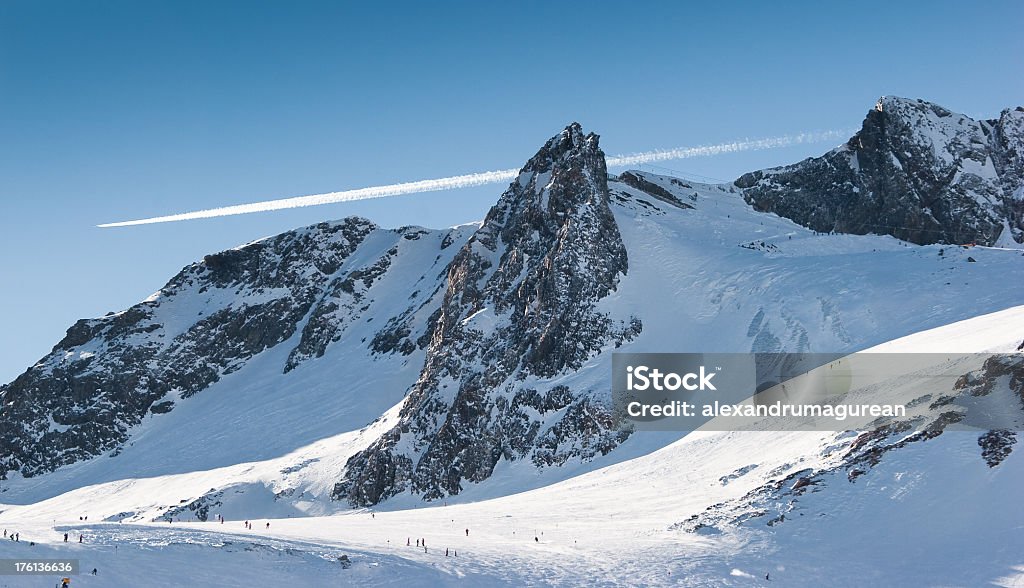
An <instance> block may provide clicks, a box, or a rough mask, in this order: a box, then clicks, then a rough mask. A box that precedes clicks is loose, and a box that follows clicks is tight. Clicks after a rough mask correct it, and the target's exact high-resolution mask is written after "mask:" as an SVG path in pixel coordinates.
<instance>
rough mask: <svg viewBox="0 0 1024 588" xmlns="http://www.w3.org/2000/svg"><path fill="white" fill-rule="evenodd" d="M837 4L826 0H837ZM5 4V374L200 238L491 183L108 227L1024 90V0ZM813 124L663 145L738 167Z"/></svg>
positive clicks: (414, 210)
mask: <svg viewBox="0 0 1024 588" xmlns="http://www.w3.org/2000/svg"><path fill="white" fill-rule="evenodd" d="M831 4H834V5H831ZM890 4H896V3H889V2H857V3H820V2H807V3H800V2H787V3H763V5H761V6H755V5H752V4H751V5H748V4H746V3H732V2H718V3H701V4H700V5H699V6H697V7H694V6H689V5H687V3H681V2H664V3H654V2H629V3H625V2H623V3H611V2H525V3H512V2H508V3H490V2H453V3H446V2H434V3H426V2H409V3H394V2H391V3H359V4H342V3H340V2H283V1H282V2H256V1H246V2H227V1H219V2H188V1H174V2H169V1H157V0H151V1H146V2H138V1H134V0H132V1H102V0H99V1H93V2H80V1H66V2H52V1H45V0H42V1H40V0H32V1H19V0H6V1H5V2H3V3H0V105H2V109H0V202H2V205H3V214H2V215H0V251H2V252H3V253H2V256H0V269H2V272H3V273H2V276H3V288H2V289H0V308H2V310H3V312H2V313H0V317H2V318H0V381H8V380H10V379H12V378H13V377H15V376H16V375H17V374H18V373H20V372H21V371H23V370H24V369H25V368H26V367H27V366H28V365H31V364H32V363H33V362H34V361H35V360H37V359H38V358H40V357H41V356H43V355H44V354H45V353H46V352H47V351H48V350H49V349H50V347H51V346H52V345H53V344H54V343H56V342H57V341H58V340H59V339H60V338H61V337H62V336H63V333H64V330H65V329H66V328H67V327H68V326H70V325H71V324H72V323H73V322H74V321H75V320H76V319H78V318H80V317H89V316H98V315H102V314H103V313H105V312H107V311H110V310H120V309H123V308H125V307H127V306H129V305H131V304H133V303H135V302H137V301H139V300H141V299H143V298H145V297H146V296H148V295H149V294H150V293H152V292H153V291H155V290H157V289H158V288H160V286H162V285H163V284H164V283H165V282H166V280H167V279H168V278H170V277H171V276H172V275H173V274H174V273H175V272H177V271H178V270H179V269H180V268H181V267H182V266H184V265H186V264H187V263H189V262H191V261H193V260H195V259H198V258H200V257H202V255H204V254H205V253H209V252H212V251H217V250H221V249H224V248H227V247H231V246H234V245H237V244H239V243H243V242H246V241H250V240H252V239H254V238H258V237H261V236H265V235H269V234H273V233H277V232H280V231H284V230H287V229H290V228H293V227H296V226H300V225H304V224H309V223H313V222H317V221H320V220H324V219H333V218H341V217H344V216H348V215H352V214H358V215H363V216H366V217H368V218H370V219H372V220H374V221H376V222H377V223H379V224H381V225H384V226H398V225H405V224H420V225H425V226H448V225H452V224H456V223H461V222H468V221H471V220H476V219H479V218H482V217H483V215H484V213H485V212H486V210H487V208H488V207H489V206H490V205H491V204H492V203H493V201H494V200H495V199H496V198H497V196H498V194H499V193H500V192H501V190H502V188H501V187H500V186H485V187H480V188H473V189H466V190H461V191H453V192H444V193H435V194H424V195H415V196H403V197H397V198H391V199H385V200H377V201H368V202H360V203H349V204H338V205H332V206H325V207H318V208H309V209H302V210H292V211H284V212H277V213H268V214H263V215H250V216H242V217H231V218H220V219H210V220H205V221H194V222H189V223H173V224H167V225H153V226H143V227H132V228H123V229H97V228H95V227H94V225H96V224H97V223H101V222H107V221H115V220H124V219H127V218H139V217H145V216H156V215H160V214H168V213H174V212H181V211H185V210H194V209H201V208H209V207H214V206H222V205H228V204H237V203H242V202H246V201H251V200H260V199H269V198H279V197H284V196H293V195H302V194H309V193H316V192H326V191H332V190H340V189H347V188H358V187H363V186H369V185H379V184H384V183H391V182H398V181H408V180H416V179H423V178H430V177H437V176H447V175H454V174H461V173H469V172H475V171H483V170H490V169H499V168H507V167H517V166H519V165H521V164H522V163H523V162H524V161H525V160H526V159H527V158H528V157H529V156H530V155H532V154H533V153H534V151H536V149H537V147H538V146H539V145H540V144H541V143H543V141H544V140H545V139H546V138H548V137H549V136H551V135H553V134H554V133H555V132H557V131H558V130H560V129H561V128H562V127H564V126H565V124H567V123H568V122H570V121H573V120H578V121H580V122H581V123H583V125H584V127H585V128H587V129H588V130H594V131H595V132H598V133H599V134H601V135H602V144H603V146H604V148H605V151H606V152H607V153H609V154H616V153H624V152H634V151H641V150H647V149H654V148H668V147H676V146H689V145H698V144H707V143H715V142H720V141H727V140H732V139H738V138H744V137H751V138H754V137H766V136H774V135H779V134H786V133H792V132H798V131H803V130H824V129H835V128H854V127H856V126H858V125H859V123H860V121H861V119H862V118H863V115H864V113H865V112H866V111H867V110H868V109H869V108H871V106H872V105H873V104H874V102H875V100H876V99H877V98H878V96H880V95H883V94H896V95H902V96H910V97H922V98H926V99H930V100H933V101H936V102H938V103H940V104H943V105H944V106H947V107H948V108H951V109H953V110H956V111H959V112H964V113H966V114H969V115H972V116H978V117H991V116H995V115H996V114H997V113H998V112H999V110H1001V109H1002V108H1005V107H1008V106H1016V105H1019V104H1022V103H1024V76H1022V75H1021V74H1022V73H1024V68H1022V67H1021V65H1022V64H1021V55H1024V41H1022V36H1021V35H1020V30H1019V29H1020V25H1021V23H1022V22H1024V19H1022V16H1024V8H1022V7H1021V5H1020V3H1019V2H981V3H975V4H968V3H964V2H955V3H953V2H921V3H919V4H917V5H915V4H914V3H898V5H890ZM828 147H830V145H827V144H817V145H809V146H801V147H791V148H785V149H778V150H773V151H762V152H747V153H740V154H732V155H723V156H717V157H714V158H705V159H689V160H685V161H680V162H667V163H665V165H666V166H667V167H670V168H673V169H678V170H682V171H686V172H690V173H696V174H702V175H706V176H711V177H716V178H725V179H733V178H735V177H736V176H738V175H739V174H740V173H742V172H744V171H749V170H752V169H757V168H761V167H766V166H771V165H779V164H783V163H789V162H793V161H796V160H799V159H802V158H804V157H807V156H811V155H816V154H818V153H821V152H823V151H825V150H826V149H827V148H828Z"/></svg>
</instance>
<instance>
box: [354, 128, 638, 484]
mask: <svg viewBox="0 0 1024 588" xmlns="http://www.w3.org/2000/svg"><path fill="white" fill-rule="evenodd" d="M627 269H628V261H627V255H626V249H625V247H624V245H623V243H622V240H621V237H620V236H619V230H618V226H617V225H616V223H615V219H614V217H613V215H612V212H611V210H610V208H609V191H608V177H607V170H606V168H605V160H604V153H602V152H601V149H600V148H599V146H598V137H597V135H594V134H589V135H584V134H583V132H582V129H581V128H580V125H579V124H578V123H573V124H572V125H570V126H568V127H566V129H565V130H563V131H562V132H561V133H559V134H558V135H555V136H554V137H552V138H551V139H550V140H549V141H548V142H547V143H546V144H545V145H544V147H542V148H541V149H540V151H538V152H537V154H536V155H534V156H533V157H532V158H531V159H530V160H529V162H527V164H526V165H525V166H524V167H523V168H522V170H521V171H520V173H519V177H518V178H517V179H516V180H515V181H513V182H512V184H511V185H510V186H509V188H508V190H506V191H505V193H504V194H503V195H502V196H501V198H500V199H499V201H498V203H497V204H496V205H495V206H494V207H493V208H491V210H490V212H489V213H488V214H487V217H486V219H485V220H484V222H483V225H482V226H481V227H480V230H479V231H477V233H476V234H475V235H474V236H473V237H472V238H471V239H470V240H469V241H468V242H467V243H466V244H465V245H464V246H463V247H462V250H461V251H459V253H458V255H456V256H455V259H454V260H453V262H452V263H451V265H450V266H449V268H448V275H447V286H446V292H445V295H444V301H443V303H442V305H441V307H440V309H438V311H437V316H436V320H435V321H434V328H433V332H432V333H431V334H430V347H429V348H428V350H427V357H426V362H425V364H424V368H423V371H422V373H421V374H420V377H419V380H418V381H417V383H416V385H415V386H414V387H413V389H412V391H411V393H410V394H409V396H408V398H407V400H406V401H405V403H404V405H403V407H402V410H401V419H400V422H399V423H397V424H396V425H395V426H394V428H393V429H392V430H391V431H390V432H389V433H387V434H385V435H383V436H382V437H381V438H380V439H379V440H378V441H376V442H375V443H374V444H372V445H371V446H370V447H369V448H367V449H366V450H365V451H362V452H360V453H358V454H357V455H355V456H353V457H352V458H351V459H350V460H349V462H348V465H347V467H346V473H345V478H344V480H343V481H342V482H341V483H339V484H338V485H337V487H336V488H335V491H334V495H335V497H336V498H344V499H347V500H350V501H351V502H353V503H355V504H374V503H376V502H378V501H380V500H381V499H382V498H385V497H387V496H390V495H393V494H395V493H398V492H402V491H405V490H412V491H414V492H416V493H418V494H422V495H423V496H425V497H426V498H437V497H440V496H444V495H447V494H457V493H459V491H460V490H461V483H462V481H463V480H469V481H474V482H479V481H481V480H483V479H485V478H487V477H489V476H490V474H491V472H492V470H493V469H494V466H495V465H496V464H497V462H498V461H499V460H500V459H502V458H504V459H509V460H516V459H521V458H526V457H528V458H530V459H532V460H533V461H534V462H536V463H537V464H538V465H542V464H551V463H558V462H561V461H564V460H565V459H567V458H568V457H569V456H570V453H567V452H565V451H559V449H558V448H559V447H560V446H563V447H564V446H565V445H566V441H568V440H569V439H575V440H578V441H579V445H578V446H577V447H575V448H574V450H573V451H572V452H571V454H572V455H576V456H578V455H580V454H581V453H591V454H592V453H593V452H607V451H609V450H610V449H611V448H612V447H614V446H615V445H616V444H617V442H618V440H619V439H620V437H621V435H620V434H619V433H617V432H614V431H610V430H608V429H609V425H610V417H609V414H608V410H607V409H605V408H603V407H601V406H596V405H594V404H593V403H592V402H591V400H590V399H588V396H587V394H586V391H581V390H569V389H568V388H566V387H565V386H557V385H544V384H541V382H542V381H543V379H545V378H551V377H552V376H555V375H557V374H559V373H561V372H563V371H566V370H576V369H579V368H580V366H581V365H582V363H583V361H584V360H585V359H586V358H587V357H589V356H590V355H591V354H593V353H597V352H600V350H601V349H602V348H604V347H606V346H609V345H618V344H621V343H622V341H624V340H627V339H629V338H632V337H633V336H635V335H636V334H637V333H639V331H640V328H641V326H640V321H639V320H633V321H631V322H628V323H620V322H616V321H614V320H612V319H611V318H610V317H609V316H608V315H607V314H606V313H602V312H600V311H598V310H597V309H596V308H595V304H596V303H597V302H598V301H599V300H600V299H602V298H603V297H605V296H606V295H608V293H609V292H611V291H613V290H614V289H615V287H616V284H617V283H618V280H619V277H620V276H622V275H624V274H625V273H626V272H627ZM527 380H528V382H527ZM538 380H540V381H538Z"/></svg>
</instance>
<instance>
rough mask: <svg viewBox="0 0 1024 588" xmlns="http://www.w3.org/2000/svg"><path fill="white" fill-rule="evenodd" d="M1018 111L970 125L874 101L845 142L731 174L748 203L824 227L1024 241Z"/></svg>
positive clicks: (937, 111)
mask: <svg viewBox="0 0 1024 588" xmlns="http://www.w3.org/2000/svg"><path fill="white" fill-rule="evenodd" d="M1022 162H1024V109H1021V108H1017V109H1015V110H1010V109H1007V110H1005V111H1003V113H1002V115H1001V116H1000V117H999V118H998V119H995V120H987V121H976V120H973V119H971V118H969V117H967V116H965V115H962V114H956V113H953V112H950V111H949V110H946V109H945V108H942V107H941V106H937V105H935V104H930V103H928V102H925V101H922V100H907V99H903V98H895V97H885V98H882V99H881V100H880V101H879V102H878V104H877V105H876V107H875V109H874V110H872V111H871V112H869V113H868V115H867V117H866V118H865V119H864V124H863V126H862V127H861V130H860V131H859V132H858V133H857V134H856V135H854V136H853V137H852V138H851V139H850V140H849V141H848V142H847V143H846V144H845V145H843V146H841V147H839V148H837V149H835V150H833V151H830V152H829V153H826V154H825V155H823V156H821V157H816V158H810V159H807V160H804V161H802V162H800V163H798V164H795V165H790V166H785V167H780V168H774V169H769V170H763V171H757V172H752V173H748V174H745V175H744V176H742V177H740V178H739V179H738V180H736V182H735V184H736V186H738V187H740V188H744V197H745V198H746V200H747V202H749V203H750V204H751V205H753V206H754V207H755V208H757V209H758V210H762V211H767V212H774V213H776V214H778V215H780V216H784V217H786V218H789V219H792V220H793V221H796V222H798V223H800V224H802V225H804V226H806V227H809V228H811V229H814V230H817V231H822V232H831V231H835V232H840V233H853V234H868V233H875V234H887V235H893V236H895V237H898V238H900V239H904V240H906V241H910V242H913V243H919V244H928V243H951V244H966V243H972V242H976V243H978V244H985V245H992V244H995V243H996V241H997V240H999V239H1000V236H1001V235H1002V234H1003V232H1004V231H1005V230H1006V227H1008V228H1009V231H1008V234H1007V235H1005V236H1004V238H1012V239H1014V240H1016V241H1017V242H1018V243H1019V242H1024V221H1022V215H1024V202H1022V201H1024V195H1022V190H1021V188H1022V186H1024V171H1022V170H1024V163H1022Z"/></svg>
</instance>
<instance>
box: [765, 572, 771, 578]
mask: <svg viewBox="0 0 1024 588" xmlns="http://www.w3.org/2000/svg"><path fill="white" fill-rule="evenodd" d="M770 575H772V573H771V572H768V573H767V574H765V575H764V579H765V580H771V578H769V577H768V576H770Z"/></svg>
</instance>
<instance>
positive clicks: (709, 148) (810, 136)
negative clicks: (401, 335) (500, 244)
mask: <svg viewBox="0 0 1024 588" xmlns="http://www.w3.org/2000/svg"><path fill="white" fill-rule="evenodd" d="M850 134H851V132H849V131H821V132H812V133H800V134H798V135H783V136H781V137H770V138H767V139H744V140H742V141H733V142H731V143H719V144H717V145H701V146H698V147H679V148H677V149H664V150H656V151H645V152H643V153H634V154H631V155H618V156H615V157H608V158H606V160H605V161H606V162H607V164H608V167H622V166H629V165H639V164H642V163H651V162H655V161H667V160H670V159H687V158H690V157H703V156H711V155H719V154H722V153H735V152H739V151H759V150H763V149H775V148H777V147H787V146H790V145H800V144H803V143H816V142H821V141H830V140H834V139H841V138H843V137H847V136H849V135H850ZM518 175H519V170H518V169H503V170H497V171H488V172H480V173H474V174H465V175H461V176H450V177H447V178H435V179H432V180H418V181H415V182H403V183H400V184H389V185H386V186H371V187H369V188H358V189H355V190H342V191H340V192H328V193H326V194H312V195H310V196H296V197H291V198H279V199H277V200H264V201H262V202H252V203H249V204H236V205H234V206H223V207H220V208H210V209H206V210H197V211H194V212H183V213H180V214H171V215H167V216H156V217H152V218H144V219H138V220H127V221H119V222H113V223H104V224H101V225H96V226H97V227H102V228H107V227H128V226H133V225H149V224H154V223H170V222H175V221H185V220H195V219H200V218H214V217H218V216H231V215H235V214H249V213H253V212H268V211H271V210H283V209H286V208H301V207H303V206H319V205H321V204H334V203H337V202H351V201H353V200H368V199H370V198H385V197H387V196H399V195H402V194H417V193H420V192H438V191H441V190H455V189H458V188H468V187H471V186H482V185H485V184H496V183H499V182H507V181H509V180H512V179H514V178H515V177H516V176H518Z"/></svg>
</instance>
